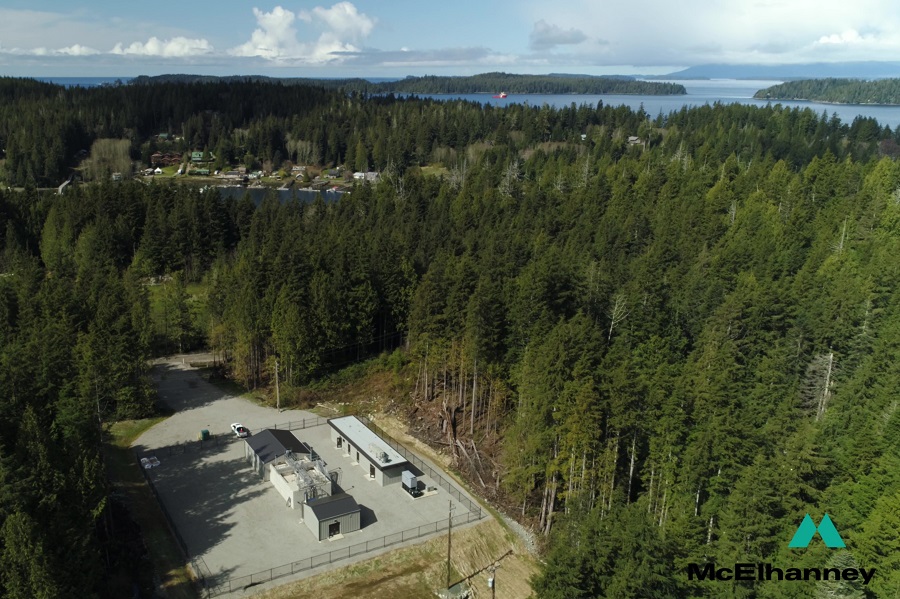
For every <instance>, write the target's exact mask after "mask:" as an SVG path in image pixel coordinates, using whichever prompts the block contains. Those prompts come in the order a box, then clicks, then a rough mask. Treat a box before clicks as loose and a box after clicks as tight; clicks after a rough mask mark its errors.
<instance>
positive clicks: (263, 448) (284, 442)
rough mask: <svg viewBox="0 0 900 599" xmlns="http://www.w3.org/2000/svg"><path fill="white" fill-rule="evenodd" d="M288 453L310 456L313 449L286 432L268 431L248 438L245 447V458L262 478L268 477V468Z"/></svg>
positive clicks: (289, 432)
mask: <svg viewBox="0 0 900 599" xmlns="http://www.w3.org/2000/svg"><path fill="white" fill-rule="evenodd" d="M288 451H292V452H294V453H295V454H301V455H306V456H310V455H311V454H312V449H311V448H310V447H309V445H307V444H306V443H304V442H303V441H301V440H300V439H298V438H297V437H295V436H294V433H292V432H291V431H286V430H275V429H268V428H267V429H266V430H264V431H261V432H259V433H257V434H255V435H253V436H252V437H247V439H246V443H245V445H244V457H246V458H247V461H249V462H250V464H251V466H253V469H254V470H255V471H256V473H257V474H259V476H260V477H261V478H265V477H266V476H267V475H268V472H267V469H266V466H267V465H268V464H271V463H272V462H274V461H275V460H276V459H278V458H280V457H281V456H283V455H284V454H285V453H287V452H288Z"/></svg>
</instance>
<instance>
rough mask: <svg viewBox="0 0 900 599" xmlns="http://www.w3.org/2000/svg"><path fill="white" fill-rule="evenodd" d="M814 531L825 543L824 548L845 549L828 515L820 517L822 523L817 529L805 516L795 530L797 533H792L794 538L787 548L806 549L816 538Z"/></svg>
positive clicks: (810, 519) (807, 516)
mask: <svg viewBox="0 0 900 599" xmlns="http://www.w3.org/2000/svg"><path fill="white" fill-rule="evenodd" d="M816 531H818V533H819V535H820V536H821V537H822V540H823V541H825V546H826V547H830V548H832V549H838V548H841V547H846V545H845V544H844V539H842V538H841V535H840V533H838V531H837V529H836V528H835V527H834V523H833V522H832V521H831V518H829V517H828V514H825V515H824V516H823V517H822V521H821V522H819V526H818V527H816V524H815V522H813V519H812V518H810V517H809V514H806V516H805V517H804V518H803V522H801V523H800V527H799V528H797V532H795V533H794V538H793V539H791V542H790V543H788V547H792V548H794V549H797V548H803V547H808V546H809V542H810V541H812V540H813V537H814V536H816Z"/></svg>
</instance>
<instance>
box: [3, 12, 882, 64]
mask: <svg viewBox="0 0 900 599" xmlns="http://www.w3.org/2000/svg"><path fill="white" fill-rule="evenodd" d="M898 53H900V2H897V1H896V0H854V1H853V2H847V0H728V1H725V0H679V1H678V2H673V1H672V0H628V1H627V2H626V1H623V0H566V1H565V2H548V1H547V0H514V1H513V0H478V1H475V0H453V1H444V2H440V3H437V2H423V1H421V0H419V1H416V2H413V1H411V0H353V1H350V0H343V1H339V2H329V1H325V2H310V1H293V2H291V1H273V2H268V3H266V2H264V1H263V0H251V1H249V2H240V1H237V0H219V1H217V2H207V1H205V0H194V1H193V2H173V1H172V0H156V1H155V2H122V1H121V0H116V1H112V0H90V1H88V2H85V1H84V0H65V1H62V0H3V5H2V7H0V75H7V76H35V77H63V76H70V77H77V76H91V77H100V76H109V77H119V76H122V77H131V76H136V75H156V74H163V73H197V74H211V75H248V74H262V75H271V76H281V77H351V76H368V77H402V76H406V75H424V74H435V75H469V74H475V73H483V72H488V71H505V72H510V73H554V72H555V73H563V72H564V73H587V74H595V75H600V74H638V75H640V74H646V75H651V74H664V73H669V72H672V71H675V70H678V69H681V68H684V67H687V66H693V65H698V64H709V63H729V64H797V63H809V62H844V61H859V60H876V61H877V60H895V59H896V57H897V56H898Z"/></svg>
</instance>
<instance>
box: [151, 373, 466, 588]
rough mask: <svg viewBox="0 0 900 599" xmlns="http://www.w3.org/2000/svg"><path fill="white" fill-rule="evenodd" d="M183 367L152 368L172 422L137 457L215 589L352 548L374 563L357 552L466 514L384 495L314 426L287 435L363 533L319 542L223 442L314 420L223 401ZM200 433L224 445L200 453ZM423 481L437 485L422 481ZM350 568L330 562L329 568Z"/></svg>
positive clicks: (323, 428)
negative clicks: (348, 504)
mask: <svg viewBox="0 0 900 599" xmlns="http://www.w3.org/2000/svg"><path fill="white" fill-rule="evenodd" d="M189 361H190V360H185V362H186V363H185V364H182V363H181V358H180V357H179V358H176V359H172V360H169V361H168V362H166V363H162V364H158V365H157V366H156V367H155V369H154V378H155V379H156V380H157V382H158V384H159V393H160V398H161V400H162V401H164V402H165V403H166V404H167V405H168V406H169V407H171V408H172V409H174V410H175V411H176V413H175V414H174V415H173V416H172V417H170V418H168V419H167V420H165V421H164V422H161V423H160V424H158V425H156V426H155V427H153V428H151V429H150V430H148V431H147V432H146V433H144V434H143V435H142V436H141V437H140V438H139V439H138V440H137V441H136V442H135V444H134V448H135V449H136V450H137V451H138V452H139V453H140V454H141V455H156V457H158V458H159V460H160V461H161V464H160V466H159V467H156V468H153V469H152V470H150V471H149V474H150V475H151V478H152V479H153V481H154V485H155V487H156V489H157V492H158V493H159V495H160V498H161V500H162V502H163V503H164V504H165V506H166V508H167V510H168V512H169V514H170V516H171V518H172V520H173V521H174V523H175V526H176V528H177V529H178V531H179V533H180V534H181V536H182V538H183V539H184V542H185V544H186V545H187V547H188V551H189V552H190V553H191V556H192V557H196V558H201V559H202V562H203V563H205V566H206V568H207V569H208V574H212V577H213V578H214V582H215V583H218V584H221V583H223V582H224V581H226V580H228V579H234V578H237V577H242V576H247V575H249V574H254V573H257V572H261V571H264V570H268V569H269V568H273V567H277V566H281V565H283V564H287V563H290V562H296V561H299V560H305V559H307V558H310V557H312V556H318V555H321V554H323V553H327V552H331V551H336V550H342V549H347V548H351V547H352V548H354V549H352V553H354V554H355V553H357V552H360V555H359V556H358V557H356V558H355V559H365V558H367V557H370V556H371V555H372V554H371V553H362V549H361V544H364V543H367V542H369V545H370V546H373V547H374V546H376V545H378V543H379V541H378V539H381V538H382V537H384V536H386V535H394V534H395V533H399V532H401V531H410V530H411V529H416V528H417V527H419V526H424V527H425V528H423V529H421V530H423V531H425V530H430V529H429V528H428V526H429V525H432V523H434V522H436V521H442V522H443V523H445V522H446V518H447V510H448V507H449V505H450V504H452V505H453V508H454V511H453V513H454V515H455V516H458V515H461V514H465V513H466V512H467V509H466V508H465V507H464V506H462V505H460V504H458V503H457V502H456V501H454V500H452V499H451V498H450V495H449V494H448V493H447V492H446V491H444V490H443V489H440V490H439V491H438V493H437V494H435V495H431V496H428V497H422V498H418V499H415V500H413V499H412V498H411V497H410V496H409V495H408V494H406V493H405V492H404V491H403V490H402V488H401V486H400V485H393V486H388V487H381V486H380V485H378V483H376V482H374V481H372V480H370V479H369V478H368V476H367V473H366V472H365V471H364V470H363V469H362V468H360V467H359V466H357V465H355V464H354V463H352V462H351V461H350V459H349V458H348V457H346V456H345V455H342V454H341V453H340V452H339V451H338V450H337V449H335V448H333V447H332V445H331V439H330V436H329V427H328V425H319V426H314V427H309V428H303V429H301V430H294V431H293V432H294V434H295V435H296V436H297V437H298V438H299V439H300V440H302V441H304V442H307V443H309V444H311V445H312V446H313V448H314V449H315V450H316V452H317V453H319V455H320V456H321V457H322V459H324V460H325V462H326V463H327V469H328V470H332V469H335V468H339V469H340V471H341V475H340V485H341V487H342V488H343V490H345V491H346V492H348V493H350V494H351V495H352V496H353V497H354V498H355V499H356V501H357V502H358V503H359V505H360V506H361V508H362V529H361V530H360V531H357V532H353V533H348V534H346V535H344V536H343V538H340V539H336V540H326V541H318V540H316V539H315V537H314V536H313V535H312V533H311V532H310V531H309V530H308V529H307V528H306V526H305V525H304V524H303V523H302V522H301V521H300V510H291V509H290V508H288V507H286V505H285V501H284V500H283V499H282V497H281V495H279V494H278V492H277V491H276V490H275V488H274V487H273V486H272V485H271V483H269V482H268V481H261V480H260V479H259V478H257V477H256V476H255V475H254V474H253V472H252V470H251V469H250V466H249V464H248V463H247V462H246V461H245V459H244V441H243V440H232V439H231V438H230V436H229V435H228V433H230V425H231V423H232V422H241V423H242V424H244V425H246V426H247V427H249V428H250V430H251V431H253V432H258V431H260V430H261V429H262V428H265V427H267V426H271V425H273V424H279V425H281V424H286V423H288V422H293V423H295V426H299V424H298V423H299V422H301V421H303V420H304V419H307V420H308V421H309V423H310V424H312V421H313V420H314V419H315V418H316V416H315V415H314V414H312V413H310V412H305V411H302V410H286V411H283V412H281V413H278V411H276V410H274V409H272V408H266V407H263V406H258V405H254V404H253V403H251V402H249V401H247V400H244V399H241V398H237V397H232V396H229V395H228V394H226V393H224V392H223V391H221V390H220V389H218V388H217V387H215V386H214V385H211V384H209V383H208V382H206V381H205V380H203V379H202V378H201V377H200V376H199V375H198V373H197V371H196V370H194V369H191V368H190V367H189V366H188V365H187V362H189ZM279 428H282V427H281V426H279ZM201 429H208V430H209V431H210V432H211V433H213V434H221V436H220V437H218V438H217V441H214V442H207V443H205V444H204V447H203V448H199V443H198V442H197V438H198V434H199V431H200V430H201ZM173 447H174V449H173ZM432 466H433V465H432ZM423 480H424V482H425V484H427V485H435V481H432V480H430V479H428V478H427V477H426V478H424V479H423ZM470 499H471V498H470ZM409 536H412V535H411V534H410V535H409ZM409 536H407V537H404V538H409ZM429 536H430V535H429ZM425 538H426V537H420V538H419V540H420V541H421V540H424V539H425ZM414 542H415V541H410V543H414ZM410 543H404V545H406V544H410ZM351 559H353V558H351ZM350 561H351V560H346V559H345V560H342V561H339V562H336V563H335V567H339V566H342V565H346V564H348V563H350ZM316 563H319V562H318V561H316ZM326 568H327V566H326ZM321 569H322V568H317V569H316V570H309V571H306V572H305V574H306V575H308V574H310V573H314V572H316V571H319V570H321ZM296 577H299V576H295V577H293V578H296ZM291 579H292V578H285V579H283V581H288V580H291ZM255 580H256V579H254V582H255ZM273 584H275V583H273ZM266 586H269V585H266ZM254 590H261V589H258V588H257V589H254ZM248 592H249V590H248Z"/></svg>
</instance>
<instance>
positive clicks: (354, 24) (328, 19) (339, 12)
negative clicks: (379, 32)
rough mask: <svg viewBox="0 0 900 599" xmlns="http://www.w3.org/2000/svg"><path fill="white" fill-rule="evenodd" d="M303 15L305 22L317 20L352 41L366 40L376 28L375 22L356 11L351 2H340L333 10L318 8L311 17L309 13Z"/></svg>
mask: <svg viewBox="0 0 900 599" xmlns="http://www.w3.org/2000/svg"><path fill="white" fill-rule="evenodd" d="M301 14H304V17H303V18H304V20H309V19H313V20H316V19H317V20H319V21H321V22H322V23H324V24H325V25H327V26H328V28H329V29H330V30H331V32H332V33H333V34H334V35H336V36H338V37H340V38H342V39H349V40H352V41H359V40H361V39H363V38H365V37H366V36H368V35H369V34H370V33H372V29H374V28H375V20H374V19H372V18H370V17H369V16H367V15H364V14H362V13H361V12H359V11H358V10H356V7H355V6H354V5H353V4H351V3H349V2H338V3H337V4H335V5H334V6H332V7H331V8H323V7H321V6H317V7H315V8H313V9H312V13H311V17H310V16H309V15H308V14H307V13H301Z"/></svg>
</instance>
